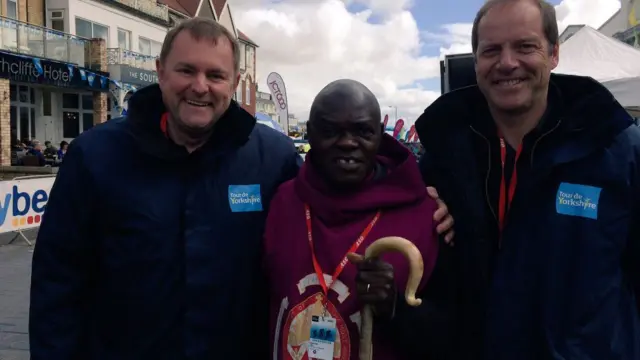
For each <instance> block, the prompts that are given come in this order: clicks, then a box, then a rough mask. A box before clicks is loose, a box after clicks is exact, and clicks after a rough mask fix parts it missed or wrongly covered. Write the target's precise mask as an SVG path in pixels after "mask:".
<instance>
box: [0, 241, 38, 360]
mask: <svg viewBox="0 0 640 360" xmlns="http://www.w3.org/2000/svg"><path fill="white" fill-rule="evenodd" d="M26 235H27V237H28V238H29V239H30V240H32V239H35V232H31V233H27V234H26ZM12 237H13V235H11V234H8V235H7V234H3V235H0V360H29V337H28V317H29V279H30V276H31V256H32V252H31V251H32V248H31V247H29V246H27V245H26V244H25V243H24V242H23V241H22V240H21V239H17V240H16V241H15V242H14V245H4V246H3V244H6V243H8V242H9V241H10V240H11V238H12Z"/></svg>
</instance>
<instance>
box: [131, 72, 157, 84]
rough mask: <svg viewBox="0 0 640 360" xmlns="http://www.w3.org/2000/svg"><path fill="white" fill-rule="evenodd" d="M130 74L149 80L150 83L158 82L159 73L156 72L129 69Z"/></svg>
mask: <svg viewBox="0 0 640 360" xmlns="http://www.w3.org/2000/svg"><path fill="white" fill-rule="evenodd" d="M129 76H130V77H132V78H134V79H137V80H140V81H144V82H148V83H151V84H153V83H157V82H158V75H157V74H154V73H149V72H146V71H129Z"/></svg>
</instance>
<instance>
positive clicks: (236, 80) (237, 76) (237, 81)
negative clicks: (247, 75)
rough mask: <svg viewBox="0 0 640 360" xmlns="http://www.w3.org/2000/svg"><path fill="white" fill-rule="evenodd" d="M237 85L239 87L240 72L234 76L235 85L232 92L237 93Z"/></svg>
mask: <svg viewBox="0 0 640 360" xmlns="http://www.w3.org/2000/svg"><path fill="white" fill-rule="evenodd" d="M238 85H240V72H238V74H236V79H235V84H234V85H233V91H234V92H236V91H238Z"/></svg>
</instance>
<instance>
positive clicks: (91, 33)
mask: <svg viewBox="0 0 640 360" xmlns="http://www.w3.org/2000/svg"><path fill="white" fill-rule="evenodd" d="M76 35H78V36H81V37H84V38H87V39H93V38H102V39H104V40H105V41H106V42H107V44H108V43H109V27H107V26H104V25H100V24H97V23H94V22H91V21H88V20H84V19H80V18H76ZM107 46H108V45H107Z"/></svg>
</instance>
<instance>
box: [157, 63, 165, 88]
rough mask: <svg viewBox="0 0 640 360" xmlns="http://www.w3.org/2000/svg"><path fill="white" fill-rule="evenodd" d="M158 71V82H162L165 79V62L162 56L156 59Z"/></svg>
mask: <svg viewBox="0 0 640 360" xmlns="http://www.w3.org/2000/svg"><path fill="white" fill-rule="evenodd" d="M156 72H157V73H158V82H159V83H162V81H163V79H164V64H163V63H162V61H161V60H160V58H157V59H156Z"/></svg>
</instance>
